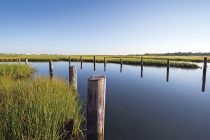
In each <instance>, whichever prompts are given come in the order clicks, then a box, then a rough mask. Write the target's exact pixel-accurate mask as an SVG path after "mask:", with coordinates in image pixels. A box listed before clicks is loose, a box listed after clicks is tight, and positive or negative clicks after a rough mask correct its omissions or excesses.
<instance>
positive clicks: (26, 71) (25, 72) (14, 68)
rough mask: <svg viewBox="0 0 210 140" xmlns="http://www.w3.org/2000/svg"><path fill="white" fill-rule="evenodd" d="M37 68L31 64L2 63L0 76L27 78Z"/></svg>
mask: <svg viewBox="0 0 210 140" xmlns="http://www.w3.org/2000/svg"><path fill="white" fill-rule="evenodd" d="M34 71H36V69H35V68H32V67H31V66H30V65H18V64H0V76H9V77H12V78H15V79H17V78H26V77H29V76H30V75H31V74H32V73H33V72H34Z"/></svg>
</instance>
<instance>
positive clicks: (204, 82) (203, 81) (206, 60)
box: [202, 57, 208, 92]
mask: <svg viewBox="0 0 210 140" xmlns="http://www.w3.org/2000/svg"><path fill="white" fill-rule="evenodd" d="M207 62H208V59H207V57H205V58H204V61H203V63H204V64H203V77H202V92H205V87H206V71H207Z"/></svg>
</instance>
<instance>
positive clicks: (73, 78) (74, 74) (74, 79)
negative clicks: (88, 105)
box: [69, 66, 77, 90]
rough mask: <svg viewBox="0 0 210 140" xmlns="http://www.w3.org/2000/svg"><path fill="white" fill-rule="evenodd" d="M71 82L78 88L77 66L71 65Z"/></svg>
mask: <svg viewBox="0 0 210 140" xmlns="http://www.w3.org/2000/svg"><path fill="white" fill-rule="evenodd" d="M69 83H70V84H73V85H74V88H75V89H76V90H77V69H76V67H75V66H70V67H69Z"/></svg>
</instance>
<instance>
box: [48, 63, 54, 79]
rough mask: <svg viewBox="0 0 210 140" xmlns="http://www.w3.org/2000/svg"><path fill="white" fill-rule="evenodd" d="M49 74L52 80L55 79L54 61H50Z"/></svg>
mask: <svg viewBox="0 0 210 140" xmlns="http://www.w3.org/2000/svg"><path fill="white" fill-rule="evenodd" d="M49 72H50V79H52V78H53V61H52V60H50V61H49Z"/></svg>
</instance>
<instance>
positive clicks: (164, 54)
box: [144, 52, 210, 56]
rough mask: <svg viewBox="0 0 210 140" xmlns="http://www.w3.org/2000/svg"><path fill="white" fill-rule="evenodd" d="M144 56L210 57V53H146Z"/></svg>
mask: <svg viewBox="0 0 210 140" xmlns="http://www.w3.org/2000/svg"><path fill="white" fill-rule="evenodd" d="M144 55H148V56H150V55H159V56H161V55H163V56H172V55H173V56H208V55H210V52H204V53H202V52H197V53H192V52H175V53H145V54H144Z"/></svg>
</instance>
